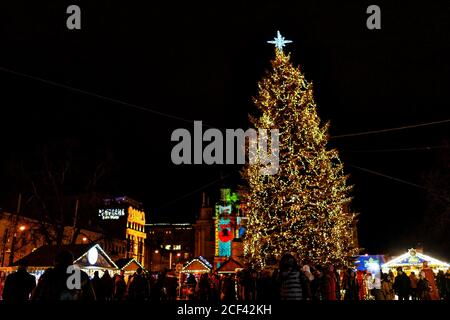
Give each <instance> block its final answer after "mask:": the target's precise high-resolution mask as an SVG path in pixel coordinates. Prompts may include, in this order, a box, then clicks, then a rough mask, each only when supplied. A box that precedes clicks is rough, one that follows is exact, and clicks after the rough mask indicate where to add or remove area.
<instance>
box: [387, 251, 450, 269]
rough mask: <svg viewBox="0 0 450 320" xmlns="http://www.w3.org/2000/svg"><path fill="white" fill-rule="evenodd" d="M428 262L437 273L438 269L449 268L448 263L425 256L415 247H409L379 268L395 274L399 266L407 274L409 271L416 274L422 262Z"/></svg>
mask: <svg viewBox="0 0 450 320" xmlns="http://www.w3.org/2000/svg"><path fill="white" fill-rule="evenodd" d="M424 262H428V266H429V267H430V268H431V269H432V270H433V271H434V272H435V273H437V272H438V271H439V270H443V271H444V272H445V271H447V270H448V269H449V264H448V263H446V262H443V261H440V260H438V259H435V258H433V257H430V256H427V255H425V254H423V253H421V252H418V251H416V250H415V249H409V250H408V252H406V253H404V254H402V255H400V256H398V257H396V258H394V259H392V260H390V261H388V262H386V263H384V264H382V265H381V270H382V271H383V272H384V273H388V272H389V271H390V270H392V272H394V274H396V271H397V268H398V267H401V268H402V269H403V271H404V272H406V273H407V274H408V275H409V274H410V273H411V271H414V272H415V273H416V274H418V273H419V272H420V270H421V269H422V266H423V263H424Z"/></svg>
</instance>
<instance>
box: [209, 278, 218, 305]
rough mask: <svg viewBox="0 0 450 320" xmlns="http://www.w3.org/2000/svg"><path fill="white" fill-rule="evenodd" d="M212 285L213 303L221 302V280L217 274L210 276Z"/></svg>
mask: <svg viewBox="0 0 450 320" xmlns="http://www.w3.org/2000/svg"><path fill="white" fill-rule="evenodd" d="M209 283H210V285H211V291H210V292H211V302H213V303H216V302H219V299H220V278H219V275H218V274H217V273H213V274H211V275H210V281H209Z"/></svg>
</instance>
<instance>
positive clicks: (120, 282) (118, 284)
mask: <svg viewBox="0 0 450 320" xmlns="http://www.w3.org/2000/svg"><path fill="white" fill-rule="evenodd" d="M126 291H127V283H126V282H125V271H124V270H120V274H116V275H115V276H114V300H116V301H122V300H123V299H124V297H125V293H126Z"/></svg>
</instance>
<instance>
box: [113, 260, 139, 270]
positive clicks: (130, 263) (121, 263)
mask: <svg viewBox="0 0 450 320" xmlns="http://www.w3.org/2000/svg"><path fill="white" fill-rule="evenodd" d="M116 265H117V267H118V268H119V269H120V270H125V271H130V270H133V271H134V270H136V269H137V268H142V269H144V267H143V266H142V265H141V264H140V263H139V261H137V260H136V259H135V258H122V259H119V260H116Z"/></svg>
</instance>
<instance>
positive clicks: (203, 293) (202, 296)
mask: <svg viewBox="0 0 450 320" xmlns="http://www.w3.org/2000/svg"><path fill="white" fill-rule="evenodd" d="M198 287H199V292H198V297H199V300H200V301H208V300H210V289H211V286H210V284H209V276H208V274H207V273H204V274H202V275H201V276H200V280H199V282H198Z"/></svg>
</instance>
